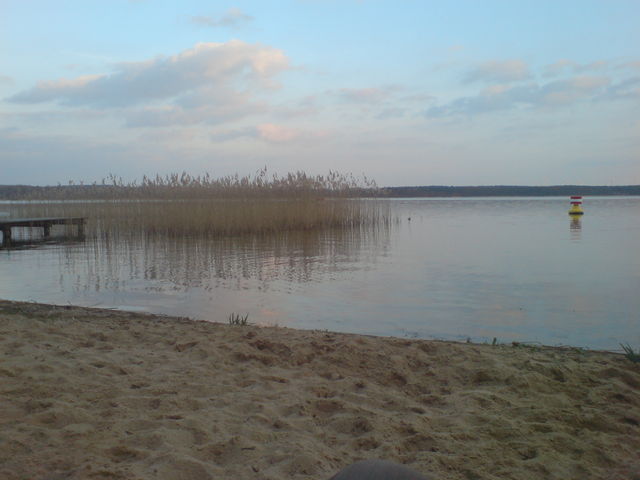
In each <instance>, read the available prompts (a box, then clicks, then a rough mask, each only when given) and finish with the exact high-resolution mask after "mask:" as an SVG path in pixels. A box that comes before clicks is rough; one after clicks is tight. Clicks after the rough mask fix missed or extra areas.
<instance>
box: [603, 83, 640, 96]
mask: <svg viewBox="0 0 640 480" xmlns="http://www.w3.org/2000/svg"><path fill="white" fill-rule="evenodd" d="M600 99H602V100H626V99H640V77H632V78H627V79H626V80H623V81H621V82H619V83H617V84H615V85H611V86H610V87H609V88H607V90H606V92H605V93H604V94H603V95H602V97H600Z"/></svg>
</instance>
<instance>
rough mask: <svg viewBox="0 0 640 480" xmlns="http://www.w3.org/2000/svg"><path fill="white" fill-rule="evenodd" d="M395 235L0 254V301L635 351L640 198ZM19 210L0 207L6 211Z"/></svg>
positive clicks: (465, 208) (449, 208)
mask: <svg viewBox="0 0 640 480" xmlns="http://www.w3.org/2000/svg"><path fill="white" fill-rule="evenodd" d="M389 202H390V203H391V208H392V211H393V212H394V213H395V214H396V215H397V218H398V219H399V221H398V223H397V224H394V225H392V226H390V227H386V228H384V227H376V228H375V229H360V230H357V231H352V232H345V231H329V232H322V233H318V232H316V233H304V234H286V235H276V236H263V237H257V238H253V237H251V238H247V237H238V238H230V239H224V240H216V239H208V238H202V237H199V238H176V237H174V238H166V237H162V238H158V237H149V236H144V235H139V236H133V237H130V238H127V239H124V238H108V237H104V238H100V239H97V238H88V239H87V240H86V241H84V242H75V243H73V242H72V243H67V244H56V243H51V244H45V245H40V246H38V247H37V248H27V249H12V250H2V251H0V297H2V298H6V299H14V300H28V301H38V302H49V303H57V304H67V303H70V304H78V305H85V306H99V307H107V308H121V309H128V310H141V311H149V312H154V313H164V314H171V315H179V316H188V317H192V318H198V319H205V320H213V321H220V322H226V321H227V318H228V316H229V315H230V314H231V313H233V312H235V313H239V314H243V315H244V314H249V320H250V321H252V322H255V323H260V324H278V325H281V326H290V327H296V328H311V329H328V330H334V331H343V332H354V333H366V334H375V335H393V336H405V337H416V338H442V339H454V340H466V339H467V338H469V339H471V340H473V341H492V339H493V338H494V337H495V338H497V340H498V341H500V342H511V341H521V342H540V343H544V344H550V345H559V344H562V345H574V346H580V347H589V348H598V349H610V350H616V349H619V343H620V342H624V343H630V344H631V345H632V346H640V314H639V313H638V312H640V252H638V249H639V245H640V198H638V197H589V198H586V199H585V212H586V213H585V215H584V216H583V217H582V218H571V217H569V215H568V214H567V210H568V207H569V203H568V199H566V198H464V199H398V200H389ZM14 207H15V204H8V203H5V204H0V211H5V212H11V209H12V208H14Z"/></svg>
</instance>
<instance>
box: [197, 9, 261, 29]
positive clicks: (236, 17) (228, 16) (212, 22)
mask: <svg viewBox="0 0 640 480" xmlns="http://www.w3.org/2000/svg"><path fill="white" fill-rule="evenodd" d="M251 20H253V17H252V16H251V15H247V14H246V13H244V12H243V11H242V10H240V9H239V8H230V9H229V10H227V11H226V12H225V13H224V15H222V16H221V17H219V18H214V17H208V16H203V15H198V16H195V17H191V22H192V23H194V24H196V25H201V26H204V27H212V28H217V27H231V28H237V27H239V26H240V25H242V24H244V23H246V22H249V21H251Z"/></svg>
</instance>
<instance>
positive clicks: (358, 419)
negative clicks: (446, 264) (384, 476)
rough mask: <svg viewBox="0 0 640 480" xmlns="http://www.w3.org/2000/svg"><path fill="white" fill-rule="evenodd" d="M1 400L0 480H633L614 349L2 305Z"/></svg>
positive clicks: (637, 464) (639, 386)
mask: <svg viewBox="0 0 640 480" xmlns="http://www.w3.org/2000/svg"><path fill="white" fill-rule="evenodd" d="M0 388H1V394H0V476H2V477H3V478H6V479H7V480H14V479H16V480H17V479H19V478H34V479H39V478H43V479H44V478H61V479H62V478H65V479H66V478H69V479H84V478H96V479H107V478H110V479H129V478H131V479H133V478H136V479H155V478H157V479H160V478H163V479H164V478H181V479H187V480H191V479H194V480H195V479H205V480H206V479H209V478H211V479H213V478H241V479H263V480H275V479H282V478H291V479H318V480H322V479H328V478H329V477H331V475H332V474H333V473H335V472H336V471H338V470H339V469H340V468H342V467H344V466H346V465H348V464H350V463H352V462H354V461H357V460H361V459H366V458H384V459H388V460H393V461H396V462H399V463H404V464H406V465H408V466H410V467H411V468H413V469H415V470H417V471H419V472H421V473H423V474H426V475H431V476H433V477H434V478H438V479H498V478H513V479H523V480H524V479H529V478H549V479H556V478H557V479H566V478H578V477H580V478H602V479H605V478H606V479H628V478H631V477H632V475H638V474H640V456H639V455H638V453H637V452H640V365H639V364H634V363H632V362H630V361H629V360H627V359H626V358H625V357H624V356H623V355H622V354H619V353H613V352H603V351H593V350H585V349H580V348H573V347H550V346H539V345H535V346H528V345H523V344H520V345H519V346H514V345H511V344H497V345H491V344H474V343H459V342H451V341H442V340H420V339H405V338H397V337H377V336H369V335H359V334H347V333H335V332H324V331H316V330H312V331H307V330H294V329H291V328H287V327H258V326H253V325H249V326H236V325H226V324H221V323H212V322H207V321H202V320H190V319H186V318H177V317H169V316H163V315H154V314H148V313H138V312H126V311H120V310H110V309H108V310H107V309H96V308H90V307H75V306H53V305H44V304H36V303H25V302H13V301H4V300H0Z"/></svg>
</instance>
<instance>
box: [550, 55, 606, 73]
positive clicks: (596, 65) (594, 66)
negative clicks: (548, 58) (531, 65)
mask: <svg viewBox="0 0 640 480" xmlns="http://www.w3.org/2000/svg"><path fill="white" fill-rule="evenodd" d="M608 67H609V62H607V61H605V60H597V61H595V62H590V63H582V64H581V63H577V62H574V61H571V60H567V59H562V60H558V61H557V62H554V63H551V64H549V65H547V66H546V67H545V68H544V70H543V72H542V75H543V76H544V77H557V76H560V75H562V74H564V73H570V74H574V75H575V74H581V73H588V72H600V71H603V70H606V69H607V68H608Z"/></svg>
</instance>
